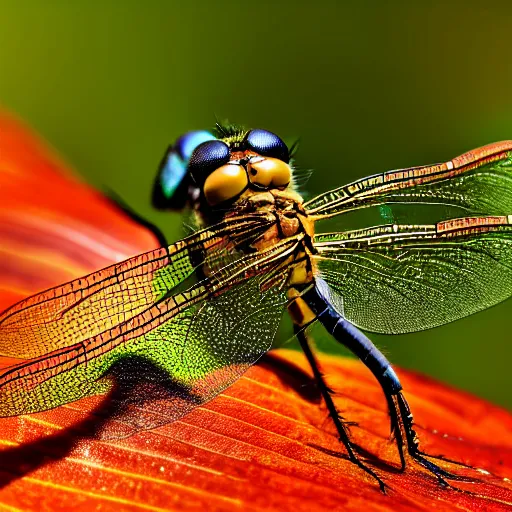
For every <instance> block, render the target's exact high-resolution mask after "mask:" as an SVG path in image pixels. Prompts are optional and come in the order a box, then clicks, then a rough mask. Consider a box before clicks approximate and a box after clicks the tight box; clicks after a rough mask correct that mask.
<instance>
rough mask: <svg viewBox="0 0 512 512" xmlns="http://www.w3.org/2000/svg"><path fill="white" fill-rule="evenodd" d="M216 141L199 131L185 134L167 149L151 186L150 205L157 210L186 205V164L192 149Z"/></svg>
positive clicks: (207, 133)
mask: <svg viewBox="0 0 512 512" xmlns="http://www.w3.org/2000/svg"><path fill="white" fill-rule="evenodd" d="M215 140H217V139H216V138H215V137H214V136H213V135H212V134H211V133H209V132H207V131H204V130H201V131H194V132H189V133H186V134H185V135H182V136H181V137H180V138H179V139H177V140H176V142H175V143H174V144H173V145H172V146H169V148H168V149H167V151H166V153H165V155H164V157H163V159H162V162H161V163H160V167H159V169H158V174H157V177H156V179H155V183H154V185H153V197H152V203H153V206H154V207H155V208H158V209H173V210H180V209H182V208H183V207H184V206H185V204H186V203H187V200H188V199H189V197H188V191H189V187H190V186H191V185H192V179H191V177H190V174H189V173H188V164H189V160H190V157H191V156H192V153H193V152H194V149H196V147H197V146H199V145H200V144H202V143H203V142H206V141H215Z"/></svg>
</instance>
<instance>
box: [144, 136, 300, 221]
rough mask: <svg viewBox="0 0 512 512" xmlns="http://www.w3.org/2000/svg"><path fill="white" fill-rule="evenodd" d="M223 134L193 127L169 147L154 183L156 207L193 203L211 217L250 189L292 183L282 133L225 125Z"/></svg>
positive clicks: (272, 188) (258, 191) (282, 187)
mask: <svg viewBox="0 0 512 512" xmlns="http://www.w3.org/2000/svg"><path fill="white" fill-rule="evenodd" d="M219 135H220V136H219V137H216V136H215V135H213V134H211V133H210V132H205V131H196V132H189V133H187V134H185V135H183V136H182V137H180V138H179V139H178V140H177V141H176V142H175V143H174V144H173V145H172V146H170V147H169V149H168V150H167V152H166V154H165V156H164V158H163V160H162V163H161V165H160V168H159V172H158V176H157V179H156V181H155V185H154V189H153V205H154V206H155V207H157V208H159V209H171V210H179V209H182V208H184V207H185V206H186V205H189V206H192V207H193V208H194V209H196V210H198V211H199V212H200V213H201V214H203V216H205V217H211V216H212V215H211V214H212V213H215V212H216V211H219V212H220V211H224V212H225V211H226V210H229V209H231V208H232V207H233V206H234V205H235V204H236V203H238V202H240V201H242V200H247V199H248V198H249V197H250V196H251V195H255V194H261V192H265V191H284V190H287V189H293V181H292V170H291V167H290V164H289V162H290V155H289V150H288V147H287V146H286V144H285V143H284V142H283V141H282V140H281V139H280V138H279V137H278V136H277V135H275V134H273V133H272V132H269V131H267V130H261V129H255V130H249V131H247V130H240V129H237V128H233V129H230V131H228V129H226V128H222V127H220V133H219Z"/></svg>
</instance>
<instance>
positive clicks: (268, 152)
mask: <svg viewBox="0 0 512 512" xmlns="http://www.w3.org/2000/svg"><path fill="white" fill-rule="evenodd" d="M243 145H244V146H245V148H246V149H251V150H252V151H254V152H256V153H258V154H259V155H261V156H270V157H272V158H278V159H279V160H282V161H283V162H286V163H288V162H289V161H290V154H289V152H288V147H287V146H286V144H285V143H284V142H283V141H282V140H281V139H280V138H279V137H278V136H277V135H276V134H274V133H272V132H268V131H267V130H251V131H250V132H249V133H248V134H247V135H246V136H245V139H244V142H243Z"/></svg>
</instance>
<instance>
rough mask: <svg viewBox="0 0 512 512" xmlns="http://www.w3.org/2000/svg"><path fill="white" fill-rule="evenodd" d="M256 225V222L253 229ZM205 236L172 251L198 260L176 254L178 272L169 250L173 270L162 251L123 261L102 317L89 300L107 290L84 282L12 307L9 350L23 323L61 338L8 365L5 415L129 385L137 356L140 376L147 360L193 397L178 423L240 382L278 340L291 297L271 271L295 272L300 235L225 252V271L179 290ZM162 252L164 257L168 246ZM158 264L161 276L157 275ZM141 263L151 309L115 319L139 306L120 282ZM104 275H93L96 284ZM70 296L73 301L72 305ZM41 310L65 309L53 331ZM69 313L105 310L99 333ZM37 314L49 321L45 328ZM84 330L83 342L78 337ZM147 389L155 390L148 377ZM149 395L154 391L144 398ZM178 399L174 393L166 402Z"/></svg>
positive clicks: (3, 328) (0, 410)
mask: <svg viewBox="0 0 512 512" xmlns="http://www.w3.org/2000/svg"><path fill="white" fill-rule="evenodd" d="M231 227H233V226H232V225H231ZM254 230H255V227H254V225H252V224H251V229H250V231H251V233H254ZM210 231H211V230H206V231H204V232H202V233H203V235H201V236H200V235H199V234H198V235H197V237H199V238H202V239H203V242H204V237H206V240H207V241H211V240H212V238H211V237H210V236H209V235H208V236H207V235H206V233H208V232H210ZM220 233H222V229H221V228H219V229H216V230H215V234H216V235H217V236H218V235H219V234H220ZM197 237H196V236H195V237H192V239H190V238H189V239H187V240H185V241H182V242H179V243H178V244H175V245H174V246H171V247H170V248H169V254H171V255H175V254H180V255H181V254H184V253H185V252H186V253H187V254H188V256H189V257H185V256H183V257H182V259H180V260H176V259H172V258H171V260H172V262H173V264H174V265H175V266H173V267H171V268H172V272H171V271H170V270H169V269H168V265H169V258H170V257H169V255H167V253H165V254H166V256H165V258H166V262H167V266H166V267H162V266H161V264H160V263H159V260H157V262H155V258H152V259H151V264H152V265H153V266H151V264H150V266H149V267H148V266H147V265H148V255H150V254H151V255H153V254H154V252H152V253H148V254H147V255H145V256H146V257H145V258H143V259H142V263H143V264H139V263H140V262H139V258H134V259H132V260H129V262H125V264H124V266H123V264H121V269H123V272H124V269H125V268H127V267H129V268H130V273H121V274H120V273H119V271H118V270H116V271H113V272H111V274H109V275H110V276H111V277H113V278H114V279H115V280H116V284H113V283H111V282H110V280H109V279H103V280H101V290H102V291H103V295H105V293H104V290H105V287H106V286H109V287H110V288H109V290H110V291H109V295H108V296H107V297H105V298H104V299H102V306H101V307H98V308H97V310H96V309H94V314H92V313H91V308H96V302H94V301H93V302H87V303H85V304H87V306H85V305H84V302H83V300H82V299H83V297H86V298H87V299H88V300H89V301H91V300H92V297H93V295H94V293H99V289H97V288H94V289H93V290H90V289H89V288H85V289H83V288H82V290H81V291H80V292H78V291H77V290H76V289H75V288H71V289H69V290H65V287H59V288H58V289H54V290H50V291H49V292H45V293H44V294H40V295H38V296H35V297H33V298H30V299H27V300H25V301H23V302H22V303H20V304H19V305H17V306H15V307H13V308H11V309H10V310H8V311H7V312H6V313H4V315H3V316H2V318H1V321H0V339H2V340H3V341H4V345H5V346H8V344H7V343H5V338H6V337H11V338H13V337H14V332H15V331H16V329H17V330H18V332H23V333H28V335H30V336H33V338H34V341H36V339H37V333H38V332H41V335H42V336H43V339H44V340H46V346H49V344H50V343H52V341H51V340H50V339H49V338H50V337H51V336H56V337H57V339H56V340H54V341H53V347H54V349H53V350H51V351H48V352H45V353H43V354H42V355H39V356H37V357H32V358H30V359H28V360H26V361H23V362H20V363H19V364H17V365H15V366H12V367H9V368H7V369H4V370H2V373H1V374H0V415H2V416H9V415H18V414H24V413H30V412H37V411H41V410H45V409H49V408H52V407H55V406H58V405H61V404H65V403H68V402H71V401H74V400H77V399H78V398H82V397H84V396H88V395H91V394H97V393H105V392H107V391H112V390H113V386H114V385H115V384H116V383H117V384H121V385H123V382H124V384H126V382H125V381H126V379H125V378H124V376H123V373H121V374H120V373H119V372H118V371H117V370H116V368H117V369H118V368H120V367H123V365H124V367H125V369H129V367H130V361H132V362H133V361H137V365H136V367H135V368H136V370H137V371H136V372H135V373H137V374H138V375H137V376H138V377H139V378H140V377H141V375H140V373H141V369H142V367H143V366H141V363H142V362H145V363H146V366H147V365H148V364H149V366H150V367H151V368H152V369H153V371H152V374H153V376H155V375H156V376H157V379H156V380H157V381H158V384H159V387H160V388H162V389H167V390H169V389H170V388H172V389H173V390H174V391H175V390H176V389H180V390H181V391H180V393H178V395H179V396H180V397H181V399H183V397H184V396H185V395H186V396H187V397H188V398H189V400H185V401H183V400H182V404H184V405H182V407H181V409H180V410H181V412H179V411H178V412H176V411H175V412H173V414H170V415H169V414H168V415H167V417H169V418H171V420H172V419H175V417H176V415H178V416H180V415H183V414H184V413H185V412H186V411H187V410H189V409H190V407H195V406H196V405H198V404H199V403H203V402H204V401H206V400H208V399H210V398H211V397H212V396H214V395H215V394H216V393H218V392H219V391H220V390H222V389H224V387H226V386H227V385H229V384H230V383H231V382H233V381H234V380H235V379H236V378H237V377H238V376H239V375H240V374H241V373H242V372H243V371H244V370H245V368H246V367H247V366H248V365H249V364H251V363H253V362H254V361H255V360H257V359H258V357H259V356H260V355H261V354H262V353H263V352H265V351H266V350H267V349H268V347H269V346H270V343H271V341H272V337H273V335H272V332H273V330H275V328H277V325H278V321H277V319H278V318H279V317H280V315H281V314H282V309H283V305H284V299H283V297H282V295H281V292H280V288H279V287H273V288H268V287H267V288H264V287H263V284H264V277H265V276H266V275H267V274H268V273H271V274H275V273H276V272H278V269H279V268H280V267H281V266H282V268H283V272H284V271H285V269H286V267H285V265H284V261H286V259H287V258H288V257H289V256H290V254H292V252H293V250H294V249H295V245H296V241H295V240H293V239H287V240H286V241H284V242H282V243H278V244H276V245H275V246H273V247H271V248H269V249H268V250H266V251H262V252H259V253H254V254H249V255H242V256H240V257H239V258H238V259H235V261H232V262H229V263H227V264H225V265H221V258H220V257H219V253H218V252H217V253H215V251H214V253H215V258H214V261H215V262H216V264H217V266H218V268H216V269H215V268H214V271H213V272H211V273H210V274H209V275H207V276H205V277H204V279H203V280H201V281H199V282H196V283H194V284H192V285H190V286H189V287H188V288H186V289H185V290H184V291H180V289H181V288H175V286H176V283H177V281H178V280H177V279H176V278H175V274H174V272H176V265H178V261H181V262H182V263H180V265H179V266H178V268H179V269H182V273H181V274H178V275H180V278H181V277H183V276H186V275H187V274H188V273H189V272H191V271H192V270H193V269H194V268H195V267H194V265H193V264H192V261H191V255H193V254H194V252H192V253H191V252H190V251H189V249H190V247H191V244H190V242H191V240H192V241H194V243H195V241H196V240H197ZM180 247H181V249H179V248H180ZM213 248H215V246H213ZM156 253H157V254H158V255H159V257H163V256H162V255H161V253H160V252H158V251H157V252H156ZM185 262H186V263H185ZM128 263H129V265H128ZM135 263H137V264H135ZM112 268H115V269H117V268H118V266H114V267H112ZM148 268H149V269H150V270H153V272H152V273H150V272H147V269H148ZM155 268H156V270H157V271H158V270H160V269H161V268H166V269H167V270H168V271H167V272H166V273H165V274H164V276H162V275H159V274H158V272H155V271H154V269H155ZM141 269H145V270H146V272H145V274H144V275H145V276H146V277H145V278H144V280H150V281H151V279H152V281H151V285H150V286H147V285H145V288H144V289H145V290H146V291H148V293H151V300H150V299H148V298H144V300H145V301H146V304H147V306H146V307H145V308H144V307H139V306H137V308H138V309H136V308H133V309H132V310H131V311H130V313H129V314H128V315H127V317H122V318H121V320H120V321H116V322H114V321H112V319H111V317H110V315H109V314H108V312H106V311H103V310H104V309H105V310H108V309H111V308H112V307H117V309H121V307H122V305H123V303H124V302H126V303H127V305H128V307H131V300H132V297H131V291H132V290H131V289H124V288H123V290H124V293H121V291H120V287H121V288H122V283H124V282H125V280H124V279H120V277H119V276H122V277H123V278H127V277H130V276H132V275H133V273H134V272H141ZM184 269H185V270H184ZM95 275H98V274H95ZM99 275H102V274H99ZM89 277H91V276H89ZM140 279H141V280H142V277H141V278H140ZM262 280H263V281H262ZM96 281H97V279H87V282H88V283H91V282H96ZM162 281H163V283H164V284H166V286H164V284H162ZM77 282H78V281H77ZM77 282H73V283H77ZM82 282H85V281H82ZM181 284H182V285H183V282H182V283H181ZM91 286H93V285H91ZM155 290H156V291H155ZM136 295H137V294H136ZM63 296H65V297H68V301H70V302H69V303H68V304H66V305H65V306H64V307H63V306H62V297H63ZM77 297H78V298H77ZM112 297H116V299H117V302H115V303H113V302H111V299H112ZM137 300H141V299H140V297H138V296H137ZM53 301H55V302H56V303H55V304H54V305H53V307H52V308H48V306H47V303H48V302H53ZM58 308H60V309H58ZM41 309H42V310H43V311H48V310H50V311H52V312H53V311H55V312H56V313H55V314H54V317H53V318H52V319H51V321H50V322H49V325H51V330H48V329H43V330H42V331H41V326H44V325H45V322H44V320H45V319H44V315H43V313H42V311H41ZM115 311H116V312H115V313H114V315H115V317H116V318H117V319H119V318H120V317H119V315H120V314H121V313H119V312H118V311H117V310H115ZM135 311H137V313H135ZM69 314H71V315H72V316H71V319H72V320H73V322H76V321H77V320H76V318H77V316H78V317H79V318H80V319H81V318H85V319H89V318H90V317H91V315H93V316H95V319H96V321H94V319H92V318H91V320H90V323H89V325H88V332H89V333H90V334H89V336H87V334H86V331H85V329H83V328H82V327H74V326H69V325H68V324H69V323H70V319H69V317H68V316H67V315H69ZM104 317H105V318H107V319H108V320H107V321H106V322H103V318H104ZM34 318H36V319H37V320H38V321H40V322H41V323H40V324H37V325H35V324H34V323H33V320H34ZM100 320H101V322H100ZM31 322H32V323H31ZM75 333H76V336H77V337H80V336H81V337H82V338H81V339H79V340H76V339H73V336H74V334H75ZM17 346H18V347H19V348H20V350H24V351H28V350H27V348H26V346H27V343H26V342H24V343H21V342H20V343H18V345H17ZM35 352H38V351H35ZM10 353H13V354H14V356H15V357H19V352H16V351H13V350H12V348H11V350H10ZM24 353H25V352H24ZM124 363H126V364H124ZM132 366H133V365H132ZM143 380H144V379H143ZM148 382H150V383H151V382H152V383H153V385H155V384H156V383H157V382H156V381H155V379H154V378H153V380H152V379H149V381H148ZM171 384H172V385H171ZM124 387H125V388H126V386H124ZM142 388H143V389H146V390H147V383H146V384H145V385H144V386H142ZM136 389H139V391H136V392H135V395H138V396H139V398H140V397H141V396H143V395H142V394H141V392H140V389H141V388H140V385H139V386H136ZM144 398H149V397H148V396H146V395H145V394H144ZM169 398H170V396H166V399H169ZM132 399H133V393H131V396H124V397H122V398H119V397H118V402H119V403H122V404H127V403H130V400H132ZM136 401H137V400H136ZM139 402H140V400H139ZM148 403H151V401H150V400H149V401H148ZM191 404H192V405H191ZM175 405H176V404H175ZM185 405H186V407H185ZM176 406H177V405H176ZM141 421H142V423H144V422H145V424H146V425H154V424H158V422H156V423H155V420H154V419H152V420H151V421H150V420H141ZM167 421H170V420H167Z"/></svg>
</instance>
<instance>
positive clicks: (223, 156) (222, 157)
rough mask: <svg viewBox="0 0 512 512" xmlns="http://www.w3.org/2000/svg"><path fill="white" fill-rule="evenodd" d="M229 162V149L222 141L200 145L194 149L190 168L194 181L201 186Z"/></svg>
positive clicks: (212, 141)
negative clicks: (210, 175) (216, 170)
mask: <svg viewBox="0 0 512 512" xmlns="http://www.w3.org/2000/svg"><path fill="white" fill-rule="evenodd" d="M228 161H229V147H228V145H227V144H226V143H225V142H222V141H221V140H211V141H207V142H203V143H202V144H199V146H197V148H195V149H194V152H193V153H192V156H191V157H190V162H189V164H188V168H189V170H190V174H191V175H192V178H193V179H194V181H195V182H196V183H197V184H198V185H199V186H200V185H202V184H203V183H204V181H205V179H206V178H207V177H208V175H209V174H211V173H212V172H213V171H214V170H215V169H217V168H218V167H221V166H222V165H224V164H226V163H227V162H228Z"/></svg>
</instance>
